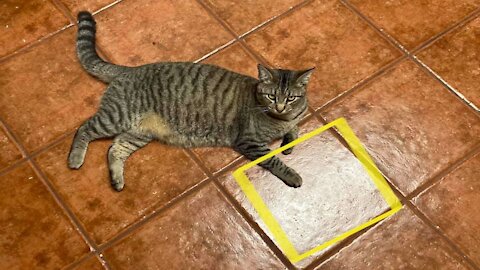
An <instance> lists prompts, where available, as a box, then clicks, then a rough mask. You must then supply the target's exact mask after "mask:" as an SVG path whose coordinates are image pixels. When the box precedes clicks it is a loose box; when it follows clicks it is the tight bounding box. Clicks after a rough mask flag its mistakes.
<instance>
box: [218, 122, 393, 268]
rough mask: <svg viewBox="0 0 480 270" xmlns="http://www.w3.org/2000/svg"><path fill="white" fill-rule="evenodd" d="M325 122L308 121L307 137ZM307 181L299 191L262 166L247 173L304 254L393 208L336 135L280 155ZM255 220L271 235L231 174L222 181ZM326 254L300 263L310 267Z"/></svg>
mask: <svg viewBox="0 0 480 270" xmlns="http://www.w3.org/2000/svg"><path fill="white" fill-rule="evenodd" d="M320 126H321V124H320V123H319V122H317V121H316V120H311V121H308V122H307V123H306V124H305V125H304V126H302V127H301V134H304V133H306V132H308V131H312V130H314V129H316V128H318V127H320ZM280 158H281V159H282V160H283V161H284V162H285V163H286V164H287V165H289V166H290V167H292V168H294V169H296V170H297V172H298V173H299V174H300V175H302V177H303V185H302V186H301V187H300V188H298V189H294V188H291V187H288V186H286V185H285V184H284V183H283V182H281V180H279V179H278V178H276V177H275V176H273V175H272V174H271V173H269V172H268V171H266V170H263V169H261V168H260V167H255V168H252V169H250V170H248V171H247V176H248V177H249V179H250V180H251V181H252V183H253V185H254V186H255V189H256V190H257V191H258V193H259V194H260V196H261V197H262V198H263V200H264V201H265V204H266V205H267V207H268V208H269V209H270V211H271V212H272V214H273V215H274V216H275V218H276V219H277V220H278V222H279V224H280V225H281V227H282V228H283V229H284V231H285V232H286V234H287V236H288V238H289V239H290V241H291V242H292V243H293V245H294V246H295V248H296V249H297V251H298V252H300V253H303V252H306V251H308V250H310V249H312V248H315V247H317V246H319V245H320V244H323V243H324V242H326V241H328V240H331V239H332V238H334V237H335V236H338V235H340V234H342V233H344V232H347V231H348V230H350V229H353V228H354V227H356V226H359V225H361V224H362V223H364V222H366V221H367V220H369V219H371V218H373V217H375V216H378V215H379V214H381V213H382V212H383V211H385V210H387V209H388V206H387V204H386V202H385V201H384V200H383V198H382V197H381V195H380V193H379V192H378V191H377V189H376V187H375V185H374V184H373V182H372V181H371V179H370V178H369V176H368V174H367V173H366V171H365V170H364V169H363V167H362V165H361V164H360V163H359V162H358V160H357V159H356V158H355V157H354V156H353V154H352V153H350V152H349V151H348V150H347V149H346V148H345V147H344V146H343V145H342V144H341V143H340V142H339V141H338V140H337V139H336V138H335V137H334V136H333V135H332V134H331V133H330V132H326V133H322V134H320V135H318V136H316V137H313V138H311V139H309V140H307V141H305V142H303V143H301V144H300V145H297V146H296V148H295V149H294V150H293V153H292V154H291V155H289V156H281V157H280ZM221 181H222V182H223V184H224V185H225V186H226V187H227V189H228V191H229V192H230V193H231V194H232V195H233V196H234V197H235V198H236V200H238V201H239V203H240V204H241V205H242V206H243V207H244V208H245V209H246V210H247V212H248V213H249V214H250V215H251V216H252V217H253V219H254V220H255V221H256V222H257V223H258V224H259V225H260V226H261V227H262V229H264V230H265V232H266V233H267V234H268V235H270V236H271V237H272V235H271V233H270V231H269V230H268V229H267V228H266V226H265V224H264V223H263V221H261V220H260V219H259V216H258V214H257V213H256V211H255V210H254V209H253V207H252V205H251V204H250V202H249V201H248V200H247V199H246V197H245V195H244V193H243V192H242V191H241V190H240V188H239V187H238V185H237V183H236V182H235V180H234V179H233V177H232V176H231V175H227V176H226V177H225V178H223V179H222V180H221ZM321 254H323V251H321V252H319V253H318V254H315V255H314V256H313V257H309V258H307V259H305V260H303V261H301V262H299V263H298V264H297V266H299V267H305V266H307V265H308V264H309V263H311V262H312V261H313V260H314V259H315V258H317V257H318V256H319V255H321Z"/></svg>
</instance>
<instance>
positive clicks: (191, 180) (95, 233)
mask: <svg viewBox="0 0 480 270" xmlns="http://www.w3.org/2000/svg"><path fill="white" fill-rule="evenodd" d="M71 141H72V138H71V137H70V138H67V139H66V140H64V141H63V142H62V143H61V144H59V145H58V146H55V147H54V148H52V149H51V150H49V151H48V152H46V153H43V154H41V155H40V156H39V157H38V158H37V159H36V160H37V161H38V163H39V165H40V167H41V169H42V170H43V171H44V172H45V173H46V175H47V177H48V178H49V179H50V180H51V181H52V182H53V184H54V186H55V187H56V188H57V190H58V191H59V193H60V194H61V196H62V197H63V198H64V199H65V201H66V202H67V203H68V204H69V205H70V207H71V209H72V210H73V212H74V213H75V214H76V215H77V216H78V217H79V219H80V221H81V222H82V223H83V224H84V226H85V228H86V230H87V231H88V232H89V233H90V234H91V235H92V237H93V238H94V240H95V241H96V242H97V243H104V242H105V241H106V240H108V239H110V238H112V237H113V236H114V235H116V234H117V233H118V232H120V231H121V230H123V229H124V228H126V227H127V226H129V225H131V224H132V223H134V222H136V221H138V220H139V219H141V218H142V217H143V216H145V215H147V214H150V213H151V212H152V211H154V210H155V209H156V208H157V207H160V206H162V205H164V204H165V203H167V202H168V201H170V200H171V199H173V198H175V197H176V196H178V195H179V194H180V193H182V192H184V191H185V190H187V189H188V188H190V187H192V186H193V185H195V184H197V183H198V182H200V181H201V180H203V179H205V177H206V176H205V175H204V174H203V172H202V171H201V170H200V169H199V168H198V167H197V166H196V165H195V163H194V162H193V161H192V160H191V159H190V158H189V157H188V156H187V155H186V154H185V153H184V152H183V150H181V149H179V148H173V147H167V146H164V145H161V144H160V143H157V142H152V143H150V144H149V145H147V146H146V147H145V148H142V149H140V150H139V151H137V152H136V153H134V154H133V155H132V156H131V157H130V158H129V159H128V160H127V163H126V166H125V188H124V190H123V191H122V192H116V191H114V190H113V189H112V188H111V187H110V180H109V179H110V178H109V172H108V167H107V151H108V148H109V146H110V144H111V142H110V141H96V142H93V143H91V144H90V146H89V149H88V152H87V156H86V159H85V163H84V164H83V166H82V167H81V168H80V169H79V170H70V169H68V168H67V164H66V163H67V156H68V152H69V149H70V144H71ZM185 168H188V169H185Z"/></svg>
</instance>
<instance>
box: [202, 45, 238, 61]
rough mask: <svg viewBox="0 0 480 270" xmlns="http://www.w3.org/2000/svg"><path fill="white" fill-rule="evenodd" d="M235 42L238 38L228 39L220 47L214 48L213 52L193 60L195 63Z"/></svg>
mask: <svg viewBox="0 0 480 270" xmlns="http://www.w3.org/2000/svg"><path fill="white" fill-rule="evenodd" d="M235 43H237V40H236V39H232V40H230V41H228V42H227V43H225V44H223V45H221V46H220V47H218V48H216V49H214V50H212V51H211V52H209V53H207V54H205V55H204V56H202V57H200V58H198V59H197V60H195V61H193V62H194V63H199V62H202V61H204V60H206V59H208V58H210V57H211V56H212V55H214V54H217V53H219V52H221V51H223V50H225V49H227V48H228V47H230V46H232V45H234V44H235Z"/></svg>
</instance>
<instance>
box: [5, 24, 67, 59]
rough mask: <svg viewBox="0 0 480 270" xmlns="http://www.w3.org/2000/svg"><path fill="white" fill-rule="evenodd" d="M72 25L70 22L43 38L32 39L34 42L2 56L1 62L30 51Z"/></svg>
mask: <svg viewBox="0 0 480 270" xmlns="http://www.w3.org/2000/svg"><path fill="white" fill-rule="evenodd" d="M72 26H73V24H71V23H69V24H67V25H65V26H63V27H61V28H60V29H58V30H55V31H53V32H51V33H48V34H46V35H45V36H43V37H41V38H39V39H37V40H35V41H32V42H30V43H28V44H27V45H25V46H23V47H21V48H19V49H17V50H16V51H13V52H11V53H10V54H7V55H4V56H2V57H0V64H1V63H3V62H6V61H7V60H9V59H10V58H12V57H14V56H16V55H20V54H23V53H24V52H26V51H28V50H29V49H31V48H34V47H36V46H38V45H39V44H41V43H43V42H45V41H46V40H48V39H50V38H52V37H54V36H56V35H58V34H60V33H62V32H64V31H65V30H67V29H68V28H70V27H72Z"/></svg>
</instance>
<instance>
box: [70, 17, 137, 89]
mask: <svg viewBox="0 0 480 270" xmlns="http://www.w3.org/2000/svg"><path fill="white" fill-rule="evenodd" d="M77 19H78V34H77V56H78V59H80V63H82V66H83V68H85V70H87V71H88V73H90V74H92V75H93V76H95V77H97V78H99V79H100V80H102V81H104V82H111V81H112V80H113V79H114V78H115V77H117V76H118V75H120V74H122V73H124V72H126V71H128V70H129V69H131V68H129V67H124V66H118V65H115V64H111V63H108V62H107V61H104V60H103V59H102V58H100V56H98V54H97V51H96V50H95V20H94V19H93V16H92V14H90V13H89V12H87V11H80V12H79V13H78V17H77Z"/></svg>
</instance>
